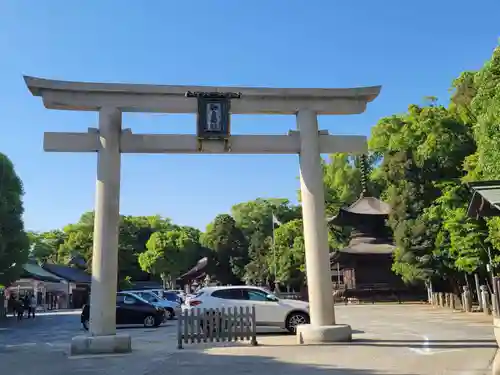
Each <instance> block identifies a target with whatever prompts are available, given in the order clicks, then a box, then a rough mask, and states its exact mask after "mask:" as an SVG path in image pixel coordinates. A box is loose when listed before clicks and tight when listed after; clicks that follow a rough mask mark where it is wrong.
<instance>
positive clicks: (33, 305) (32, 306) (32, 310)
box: [28, 294, 37, 319]
mask: <svg viewBox="0 0 500 375" xmlns="http://www.w3.org/2000/svg"><path fill="white" fill-rule="evenodd" d="M36 302H37V301H36V297H35V295H33V294H32V295H31V298H30V307H29V309H28V318H29V317H30V313H31V316H32V317H33V319H35V312H36V305H37V303H36Z"/></svg>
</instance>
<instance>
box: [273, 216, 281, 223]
mask: <svg viewBox="0 0 500 375" xmlns="http://www.w3.org/2000/svg"><path fill="white" fill-rule="evenodd" d="M273 225H281V221H279V220H278V219H277V218H276V216H274V214H273Z"/></svg>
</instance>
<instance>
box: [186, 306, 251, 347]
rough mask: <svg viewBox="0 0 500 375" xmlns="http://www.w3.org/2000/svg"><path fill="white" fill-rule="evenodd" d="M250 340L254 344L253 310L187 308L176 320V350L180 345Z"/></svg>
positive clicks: (247, 308)
mask: <svg viewBox="0 0 500 375" xmlns="http://www.w3.org/2000/svg"><path fill="white" fill-rule="evenodd" d="M233 341H250V343H251V345H253V346H256V345H257V331H256V325H255V307H254V306H252V307H251V308H250V307H248V306H247V307H246V308H245V309H244V308H243V307H241V306H240V307H239V308H238V307H234V308H227V309H225V308H221V309H189V310H184V311H183V312H182V313H181V314H180V315H179V317H178V325H177V348H178V349H182V347H183V346H182V345H183V343H184V344H189V343H191V344H194V343H202V342H203V343H206V342H233Z"/></svg>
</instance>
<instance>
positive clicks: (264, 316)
mask: <svg viewBox="0 0 500 375" xmlns="http://www.w3.org/2000/svg"><path fill="white" fill-rule="evenodd" d="M240 306H242V307H243V308H245V307H247V306H248V307H251V306H255V317H256V320H257V322H256V323H257V326H272V327H280V328H285V329H287V330H288V331H289V332H292V333H295V328H296V326H297V325H299V324H308V323H309V303H307V302H304V301H298V300H290V299H280V298H278V297H276V296H275V295H273V294H271V293H270V292H269V291H268V290H266V289H263V288H260V287H258V286H246V285H242V286H211V287H206V288H203V289H201V290H199V291H198V292H197V293H196V294H195V295H194V296H192V297H191V298H190V299H189V300H188V301H187V306H185V308H186V309H196V308H201V309H217V308H219V309H220V308H223V307H224V308H229V307H230V308H233V307H240Z"/></svg>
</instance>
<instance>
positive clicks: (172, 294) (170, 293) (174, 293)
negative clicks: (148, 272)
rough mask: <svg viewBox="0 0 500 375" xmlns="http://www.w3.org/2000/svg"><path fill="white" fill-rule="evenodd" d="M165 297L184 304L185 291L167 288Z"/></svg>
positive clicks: (164, 293)
mask: <svg viewBox="0 0 500 375" xmlns="http://www.w3.org/2000/svg"><path fill="white" fill-rule="evenodd" d="M163 298H165V299H168V300H169V301H174V302H178V303H180V304H182V303H183V301H184V292H182V291H179V290H165V291H164V292H163Z"/></svg>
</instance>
